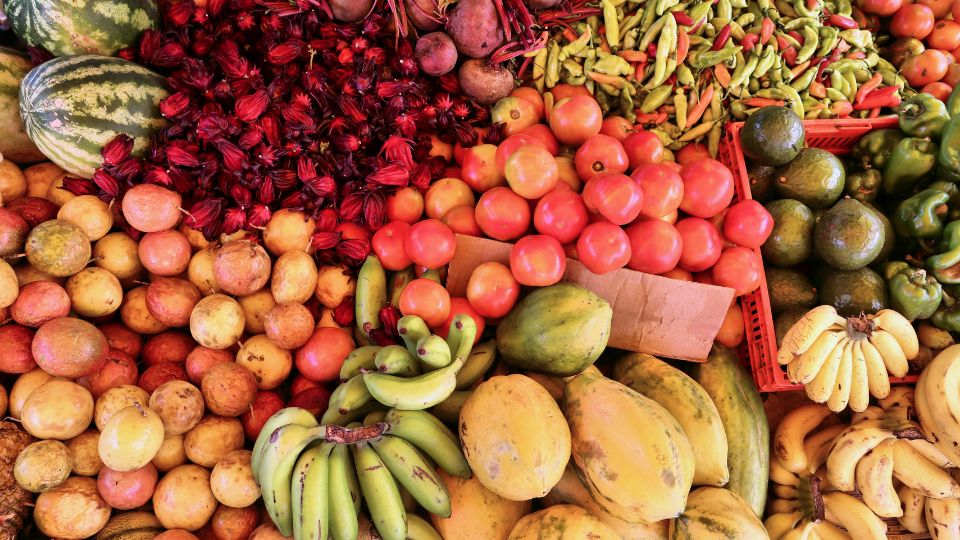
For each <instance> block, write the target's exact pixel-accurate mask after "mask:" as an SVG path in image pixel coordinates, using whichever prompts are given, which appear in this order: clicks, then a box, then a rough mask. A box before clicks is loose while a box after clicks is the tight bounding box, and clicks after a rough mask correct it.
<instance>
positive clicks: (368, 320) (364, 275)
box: [356, 254, 387, 336]
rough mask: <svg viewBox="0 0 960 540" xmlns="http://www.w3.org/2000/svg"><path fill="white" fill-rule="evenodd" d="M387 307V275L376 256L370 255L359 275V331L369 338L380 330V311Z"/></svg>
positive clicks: (357, 297) (357, 296)
mask: <svg viewBox="0 0 960 540" xmlns="http://www.w3.org/2000/svg"><path fill="white" fill-rule="evenodd" d="M386 305H387V274H386V272H384V270H383V265H381V264H380V261H379V260H378V259H377V256H376V255H373V254H371V255H368V256H367V260H365V261H364V262H363V266H361V267H360V271H359V272H358V273H357V292H356V319H357V330H359V331H360V334H361V335H364V336H368V335H369V334H370V330H374V329H377V328H380V327H381V326H382V324H381V323H380V310H381V309H383V308H384V307H385V306H386Z"/></svg>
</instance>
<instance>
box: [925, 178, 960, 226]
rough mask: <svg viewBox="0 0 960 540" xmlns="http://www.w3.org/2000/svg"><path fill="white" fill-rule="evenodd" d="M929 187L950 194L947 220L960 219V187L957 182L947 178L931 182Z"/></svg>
mask: <svg viewBox="0 0 960 540" xmlns="http://www.w3.org/2000/svg"><path fill="white" fill-rule="evenodd" d="M927 189H935V190H937V191H942V192H944V193H946V194H947V195H949V196H950V200H949V201H948V202H947V206H949V207H950V212H949V213H948V214H947V217H948V219H947V221H953V220H955V219H960V188H958V187H957V185H956V184H954V183H953V182H947V181H945V180H937V181H936V182H931V183H930V185H928V186H927Z"/></svg>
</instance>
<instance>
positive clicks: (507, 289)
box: [467, 262, 520, 319]
mask: <svg viewBox="0 0 960 540" xmlns="http://www.w3.org/2000/svg"><path fill="white" fill-rule="evenodd" d="M519 296H520V284H519V283H518V282H517V279H516V278H515V277H513V274H512V273H511V272H510V269H509V268H507V267H506V266H505V265H503V264H501V263H498V262H485V263H483V264H481V265H480V266H478V267H476V268H474V269H473V272H471V273H470V279H469V280H468V282H467V300H468V301H469V302H470V306H472V307H473V309H474V310H475V311H476V312H477V313H479V314H480V315H482V316H484V317H487V318H490V319H496V318H499V317H504V316H506V315H507V313H509V312H510V310H511V309H512V308H513V306H514V304H516V303H517V298H518V297H519Z"/></svg>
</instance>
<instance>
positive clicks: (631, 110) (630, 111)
mask: <svg viewBox="0 0 960 540" xmlns="http://www.w3.org/2000/svg"><path fill="white" fill-rule="evenodd" d="M629 88H632V87H629ZM620 112H621V114H623V117H624V118H626V119H627V120H629V121H630V122H631V123H633V122H636V121H637V113H636V110H635V107H634V105H633V93H632V92H627V91H626V88H624V91H623V92H620Z"/></svg>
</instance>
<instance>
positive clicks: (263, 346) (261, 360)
mask: <svg viewBox="0 0 960 540" xmlns="http://www.w3.org/2000/svg"><path fill="white" fill-rule="evenodd" d="M237 364H239V365H241V366H243V367H245V368H247V369H248V370H250V372H251V373H253V376H254V377H255V378H256V380H257V388H259V389H260V390H273V389H274V388H277V387H278V386H280V385H281V384H282V383H283V381H285V380H286V379H287V376H288V375H290V371H291V370H292V369H293V355H292V354H291V353H290V351H288V350H287V349H284V348H283V347H280V346H279V345H277V344H276V343H274V342H273V341H270V338H268V337H267V336H265V335H263V334H258V335H256V336H252V337H251V338H250V339H248V340H246V341H244V342H243V345H242V346H241V347H240V350H239V351H237Z"/></svg>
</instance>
